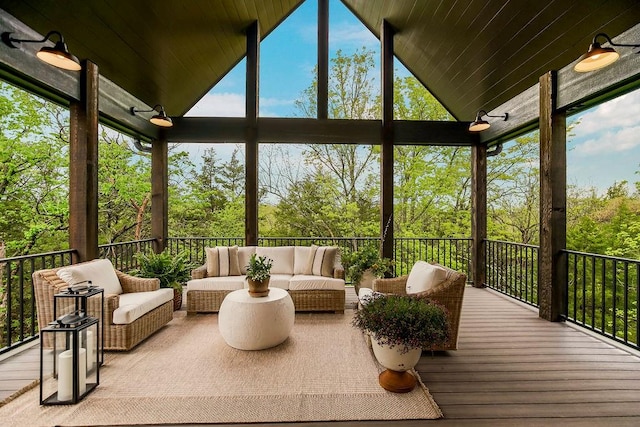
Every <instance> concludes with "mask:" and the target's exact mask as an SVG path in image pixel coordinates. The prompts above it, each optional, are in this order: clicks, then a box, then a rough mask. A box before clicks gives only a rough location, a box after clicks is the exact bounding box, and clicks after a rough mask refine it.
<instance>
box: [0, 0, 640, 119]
mask: <svg viewBox="0 0 640 427" xmlns="http://www.w3.org/2000/svg"><path fill="white" fill-rule="evenodd" d="M302 1H303V0H216V1H209V0H188V1H175V0H135V1H132V0H109V1H87V0H65V1H63V2H61V1H57V0H0V8H1V9H3V10H5V11H6V12H8V13H10V14H12V15H13V16H15V17H16V18H17V19H19V20H20V21H22V22H24V23H25V24H27V25H28V26H30V27H32V28H33V29H35V30H36V31H38V32H40V33H42V34H45V33H46V32H48V31H49V30H51V29H56V30H58V31H61V32H62V33H63V34H64V35H65V38H66V41H67V43H68V45H69V47H70V50H72V52H73V53H75V54H76V55H77V56H79V57H80V58H88V59H90V60H91V61H92V62H94V63H96V64H98V66H99V67H100V73H101V74H102V75H104V76H105V77H106V78H108V79H109V80H111V81H113V82H114V83H116V84H117V85H119V86H120V87H122V88H123V89H125V90H126V91H128V92H130V93H131V94H133V95H134V96H135V97H137V98H139V99H141V100H143V101H144V102H146V103H147V104H149V105H154V104H156V103H161V104H163V105H164V106H165V108H166V110H167V111H168V113H169V114H171V115H174V116H179V115H182V114H184V113H185V112H186V111H188V110H189V109H190V108H191V107H192V106H193V105H194V104H195V103H196V102H197V101H198V100H199V99H200V97H202V96H203V95H204V94H206V93H207V92H208V90H209V89H210V88H211V87H212V86H213V85H215V84H216V83H217V82H218V81H219V80H220V79H221V78H223V77H224V75H225V74H226V73H227V72H228V71H229V70H230V69H231V68H233V67H234V66H235V65H236V64H237V63H238V61H240V60H241V59H242V58H243V57H244V55H245V51H246V42H245V38H244V30H245V29H246V27H247V26H248V25H249V24H250V23H251V22H252V21H254V20H256V19H257V20H258V21H259V24H260V30H261V35H262V37H263V38H264V37H266V36H267V35H268V34H269V33H270V32H271V31H272V30H273V29H274V28H275V27H276V26H277V25H278V24H279V23H280V22H282V21H283V20H284V19H286V17H287V16H289V14H291V13H292V12H293V11H294V10H295V9H296V7H298V6H299V5H300V4H301V3H302ZM342 1H343V3H344V4H345V5H346V6H347V7H348V8H349V9H350V10H351V11H352V12H353V13H354V14H355V15H356V16H357V17H358V18H359V19H361V21H362V22H363V23H364V24H365V25H366V26H367V27H368V28H369V29H370V30H371V31H372V32H373V33H375V34H376V35H379V31H380V28H381V25H382V20H383V19H386V20H388V21H389V22H390V23H391V25H392V26H393V27H394V29H395V30H396V37H395V49H394V50H395V54H396V56H397V57H398V58H399V59H400V60H401V61H402V62H403V63H404V64H405V66H406V67H407V68H408V69H409V70H411V71H412V72H413V73H414V74H415V75H416V77H418V79H420V80H421V81H422V82H423V84H425V86H426V87H427V88H429V89H430V90H431V92H432V93H433V94H434V95H435V96H436V97H437V98H438V99H439V100H440V101H441V102H442V104H443V105H444V106H445V107H446V108H447V109H448V110H449V111H450V112H451V113H452V114H453V115H454V117H456V118H458V119H459V120H471V119H473V117H474V115H475V112H476V111H477V110H479V109H485V110H492V109H493V108H495V107H497V106H499V105H500V104H502V103H504V102H505V101H507V100H509V99H511V98H513V97H514V96H516V95H517V94H519V93H521V92H523V91H525V90H526V89H528V88H530V87H531V86H533V85H534V84H535V83H536V82H537V81H538V78H539V76H541V75H542V74H544V73H545V72H546V71H548V70H552V69H559V68H561V67H564V66H566V65H567V64H569V63H571V62H572V61H574V60H575V59H576V58H577V57H578V56H579V55H580V54H581V53H583V51H584V50H585V49H586V47H587V46H588V44H589V42H590V41H591V39H592V38H593V36H594V35H595V34H596V33H598V32H606V33H608V34H609V35H610V36H612V37H613V36H616V35H618V34H620V33H622V32H623V31H625V30H627V29H629V28H631V27H632V26H634V25H635V24H637V23H638V22H640V1H638V0H580V1H566V0H546V1H530V0H437V1H436V0H431V1H427V0H393V1H391V0H342Z"/></svg>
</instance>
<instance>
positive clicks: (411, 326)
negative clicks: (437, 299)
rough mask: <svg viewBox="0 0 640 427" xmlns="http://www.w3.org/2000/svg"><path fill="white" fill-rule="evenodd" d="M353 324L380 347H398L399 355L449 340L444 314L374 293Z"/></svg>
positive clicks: (424, 303) (422, 302)
mask: <svg viewBox="0 0 640 427" xmlns="http://www.w3.org/2000/svg"><path fill="white" fill-rule="evenodd" d="M352 324H353V326H355V327H356V328H359V329H360V330H362V331H363V332H366V333H369V334H371V337H372V339H375V340H377V341H378V343H380V344H381V345H388V346H390V347H395V346H400V347H401V349H400V353H406V352H408V351H409V350H411V349H414V348H422V349H429V348H432V347H436V346H439V345H441V344H444V343H445V342H446V341H447V339H448V338H449V319H448V317H447V310H446V309H445V308H444V307H442V306H441V305H439V304H436V303H434V302H431V301H428V300H426V299H424V298H417V297H414V296H410V295H396V294H380V293H374V294H372V295H371V296H367V297H365V298H364V301H363V304H362V307H361V308H360V309H359V310H358V311H356V313H355V315H354V317H353V321H352Z"/></svg>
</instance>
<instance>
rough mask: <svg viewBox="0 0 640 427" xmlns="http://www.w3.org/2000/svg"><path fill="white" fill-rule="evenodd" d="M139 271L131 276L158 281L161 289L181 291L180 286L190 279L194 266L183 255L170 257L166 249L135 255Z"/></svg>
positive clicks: (186, 255) (185, 255)
mask: <svg viewBox="0 0 640 427" xmlns="http://www.w3.org/2000/svg"><path fill="white" fill-rule="evenodd" d="M136 258H137V259H138V263H139V264H140V269H139V270H137V271H135V272H134V273H133V274H135V275H137V276H140V277H147V278H157V279H160V287H161V288H174V289H178V290H180V289H182V285H183V284H184V283H185V282H186V281H187V280H189V278H190V277H191V270H192V269H193V268H194V266H193V265H192V264H191V263H189V262H188V259H189V256H188V254H187V253H186V252H185V253H180V254H177V255H172V254H171V253H169V250H168V249H165V250H164V251H163V252H161V253H159V254H156V253H155V252H150V253H148V254H145V253H142V252H139V253H137V254H136Z"/></svg>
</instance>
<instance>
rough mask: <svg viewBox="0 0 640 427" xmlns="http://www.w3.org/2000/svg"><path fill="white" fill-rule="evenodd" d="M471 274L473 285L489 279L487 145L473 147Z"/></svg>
mask: <svg viewBox="0 0 640 427" xmlns="http://www.w3.org/2000/svg"><path fill="white" fill-rule="evenodd" d="M471 234H472V238H473V241H472V243H471V244H472V248H471V274H472V275H473V286H474V287H476V288H484V287H485V285H486V281H487V266H486V252H485V251H486V239H487V146H486V145H485V144H480V143H478V144H475V145H473V146H472V147H471Z"/></svg>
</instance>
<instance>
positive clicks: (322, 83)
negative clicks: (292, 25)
mask: <svg viewBox="0 0 640 427" xmlns="http://www.w3.org/2000/svg"><path fill="white" fill-rule="evenodd" d="M317 96H318V103H317V110H318V114H317V116H318V118H319V119H327V118H329V0H318V95H317Z"/></svg>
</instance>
